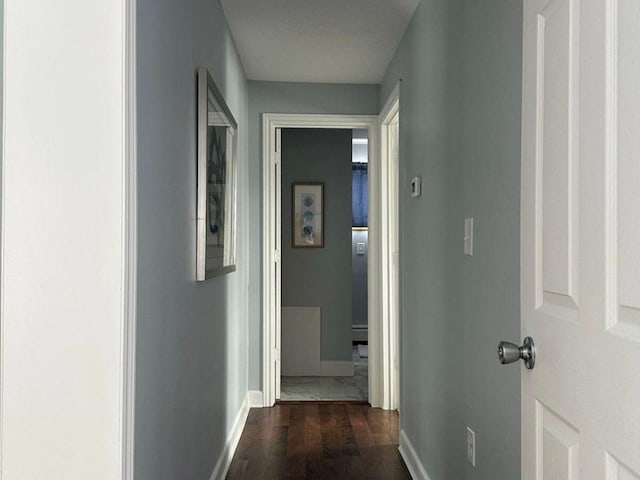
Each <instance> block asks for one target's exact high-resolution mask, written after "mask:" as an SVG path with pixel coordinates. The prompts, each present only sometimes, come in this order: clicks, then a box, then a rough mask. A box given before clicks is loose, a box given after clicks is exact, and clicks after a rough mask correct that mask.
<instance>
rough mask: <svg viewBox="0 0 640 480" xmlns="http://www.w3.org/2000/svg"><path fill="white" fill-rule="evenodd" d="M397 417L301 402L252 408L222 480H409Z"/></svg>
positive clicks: (366, 409) (371, 410) (364, 408)
mask: <svg viewBox="0 0 640 480" xmlns="http://www.w3.org/2000/svg"><path fill="white" fill-rule="evenodd" d="M410 478H411V476H410V475H409V472H408V471H407V468H406V466H405V464H404V462H403V460H402V458H401V456H400V453H399V452H398V414H397V413H396V412H389V411H385V410H380V409H374V408H371V407H369V406H368V405H367V406H365V405H353V404H336V403H333V404H330V403H311V402H304V403H299V404H283V405H276V406H275V407H272V408H253V409H251V410H250V412H249V417H248V419H247V423H246V424H245V427H244V430H243V432H242V437H241V438H240V443H239V444H238V448H237V450H236V453H235V455H234V457H233V461H232V463H231V467H230V469H229V473H228V474H227V479H228V480H237V479H250V480H259V479H274V480H275V479H278V480H279V479H328V480H340V479H372V480H373V479H410Z"/></svg>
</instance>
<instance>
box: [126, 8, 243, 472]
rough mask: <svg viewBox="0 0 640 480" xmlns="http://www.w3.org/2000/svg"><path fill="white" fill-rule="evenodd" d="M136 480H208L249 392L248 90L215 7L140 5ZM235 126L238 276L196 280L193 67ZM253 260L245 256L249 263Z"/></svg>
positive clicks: (138, 23)
mask: <svg viewBox="0 0 640 480" xmlns="http://www.w3.org/2000/svg"><path fill="white" fill-rule="evenodd" d="M137 11H138V18H137V43H138V51H137V61H138V64H137V75H138V78H137V81H138V103H137V106H138V240H139V244H138V261H139V263H138V306H137V308H138V320H137V322H138V329H137V358H136V363H137V373H136V424H135V430H136V452H135V468H136V471H135V476H136V479H139V480H161V479H167V480H169V479H171V480H173V479H176V478H181V479H185V480H187V479H194V480H196V479H197V480H201V479H205V478H209V477H210V475H211V473H212V471H213V468H214V465H215V462H216V461H217V459H218V457H219V456H220V453H221V452H222V449H223V446H224V444H225V440H226V438H227V436H228V434H229V432H230V429H231V426H232V424H233V422H234V420H235V418H236V416H237V414H238V412H239V409H240V406H241V405H242V402H243V400H244V398H245V395H246V392H247V356H248V353H247V302H246V298H247V296H248V292H247V285H248V281H247V279H248V271H249V261H250V256H249V252H248V244H247V238H248V231H247V225H248V220H249V219H248V214H247V212H248V207H247V192H248V184H247V181H248V171H249V167H248V165H247V159H248V155H247V139H248V138H249V134H248V126H247V109H248V92H247V82H246V80H245V76H244V73H243V69H242V66H241V63H240V61H239V58H238V56H237V54H236V50H235V47H234V44H233V41H232V39H231V36H230V34H229V30H228V28H227V25H226V22H225V19H224V14H223V11H222V8H221V6H220V4H219V2H218V1H210V0H138V9H137ZM200 66H207V67H209V69H210V72H211V74H212V75H213V77H214V78H215V80H216V82H217V83H218V86H219V87H220V89H221V91H222V92H223V94H224V96H225V98H226V100H227V103H228V104H229V107H230V109H231V111H232V112H233V114H234V116H235V117H236V120H237V121H238V123H239V139H240V140H239V159H240V161H239V167H238V175H239V179H238V188H239V190H238V231H237V238H238V246H237V247H238V251H237V264H238V271H236V272H235V273H232V274H228V275H224V276H221V277H217V278H214V279H211V280H208V281H206V282H204V283H196V282H195V281H194V279H195V248H196V237H195V232H196V221H195V216H196V69H197V68H198V67H200ZM254 256H255V255H254Z"/></svg>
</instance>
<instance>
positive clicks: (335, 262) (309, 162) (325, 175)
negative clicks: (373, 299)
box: [282, 128, 351, 361]
mask: <svg viewBox="0 0 640 480" xmlns="http://www.w3.org/2000/svg"><path fill="white" fill-rule="evenodd" d="M293 182H323V183H324V248H292V246H291V228H292V221H291V216H292V208H291V207H292V205H291V203H292V201H291V198H292V197H291V186H292V184H293ZM350 236H351V130H333V129H306V128H304V129H283V130H282V305H283V306H287V307H292V306H296V307H311V306H319V307H320V309H321V315H322V323H321V342H320V345H321V347H320V348H321V350H320V352H321V355H320V358H321V360H336V361H351V248H350V244H351V239H350Z"/></svg>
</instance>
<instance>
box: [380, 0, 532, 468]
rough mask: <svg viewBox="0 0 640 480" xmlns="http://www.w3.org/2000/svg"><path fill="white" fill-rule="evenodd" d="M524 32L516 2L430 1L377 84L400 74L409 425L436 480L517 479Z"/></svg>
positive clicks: (384, 90) (386, 89)
mask: <svg viewBox="0 0 640 480" xmlns="http://www.w3.org/2000/svg"><path fill="white" fill-rule="evenodd" d="M521 23H522V6H521V4H520V3H513V2H510V1H507V0H487V1H484V2H481V3H479V2H474V1H472V0H450V1H444V0H423V1H422V2H421V4H420V5H419V6H418V8H417V10H416V13H415V14H414V17H413V18H412V20H411V23H410V25H409V28H408V30H407V31H406V32H405V34H404V37H403V39H402V41H401V43H400V46H399V48H398V50H397V52H396V54H395V56H394V59H393V61H392V63H391V65H390V67H389V69H388V71H387V74H386V76H385V78H384V81H383V83H382V86H381V95H380V105H382V104H383V103H384V102H385V100H386V98H387V96H388V95H389V93H390V92H391V90H392V88H393V87H394V85H395V84H396V82H397V81H398V80H399V79H402V86H401V110H400V161H401V181H402V186H403V189H402V192H401V201H400V206H401V253H400V255H401V258H400V273H401V296H402V297H401V310H402V314H401V322H402V324H401V341H402V349H401V350H402V351H401V356H402V357H401V362H402V371H401V384H402V385H401V392H402V393H401V417H400V419H401V423H402V426H401V428H402V429H403V430H404V432H405V433H406V435H407V437H408V438H409V440H410V441H411V442H412V444H413V446H414V447H415V448H416V451H417V452H418V455H419V456H420V459H421V461H422V463H423V464H424V466H425V467H426V469H427V471H428V473H429V475H430V476H431V478H433V479H434V480H446V479H453V478H456V479H458V478H460V479H494V478H505V479H506V478H519V477H520V376H519V368H517V367H516V368H506V367H503V366H499V365H498V362H497V359H496V344H497V342H498V341H499V340H500V339H519V337H520V322H519V208H520V202H519V186H520V172H519V165H520V102H521V99H520V82H521V33H522V32H521ZM415 175H421V176H422V180H423V188H422V191H423V194H422V197H420V198H418V199H411V197H410V195H409V181H410V178H411V177H413V176H415ZM466 216H473V217H474V218H475V222H476V232H475V233H476V238H475V255H474V256H473V257H465V256H463V254H462V246H463V243H462V239H463V219H464V217H466ZM452 352H465V354H464V355H455V354H454V355H453V356H452ZM467 425H469V426H471V427H472V428H473V429H474V430H475V432H476V442H477V452H476V456H477V467H476V468H473V467H471V466H470V465H469V464H468V463H467V462H466V450H465V427H466V426H467Z"/></svg>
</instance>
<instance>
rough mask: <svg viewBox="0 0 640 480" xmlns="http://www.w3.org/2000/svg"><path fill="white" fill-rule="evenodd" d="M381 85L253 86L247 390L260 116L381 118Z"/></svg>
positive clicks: (257, 273)
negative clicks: (309, 115) (358, 116)
mask: <svg viewBox="0 0 640 480" xmlns="http://www.w3.org/2000/svg"><path fill="white" fill-rule="evenodd" d="M378 100H379V87H378V85H333V84H318V83H286V82H256V81H250V82H249V172H248V173H249V199H248V202H249V216H250V219H251V221H250V224H249V230H248V231H249V248H250V251H251V252H252V258H255V261H253V260H252V262H251V265H250V277H249V389H250V390H260V389H261V388H262V387H261V384H262V336H261V335H262V310H261V295H262V263H261V262H262V260H261V252H262V250H261V249H262V244H261V240H260V239H261V236H262V223H261V218H262V151H261V145H262V114H263V113H340V114H358V115H377V114H378Z"/></svg>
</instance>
